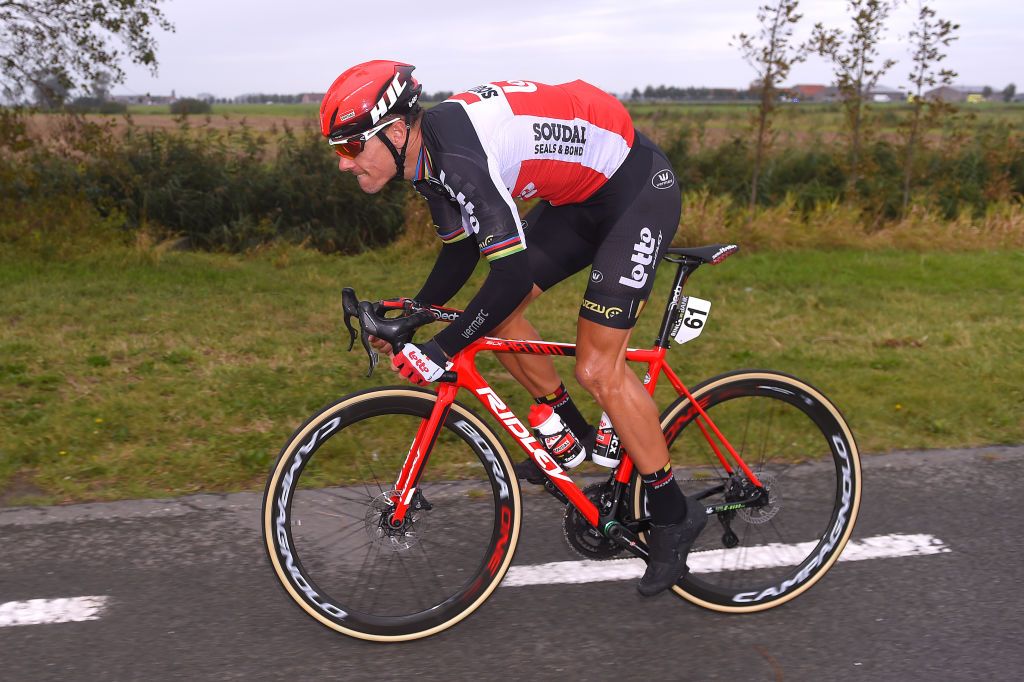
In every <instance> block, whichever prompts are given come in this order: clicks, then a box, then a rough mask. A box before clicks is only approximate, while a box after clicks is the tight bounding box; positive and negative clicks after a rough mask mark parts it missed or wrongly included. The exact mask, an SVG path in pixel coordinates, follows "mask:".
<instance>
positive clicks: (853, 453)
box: [633, 370, 862, 613]
mask: <svg viewBox="0 0 1024 682" xmlns="http://www.w3.org/2000/svg"><path fill="white" fill-rule="evenodd" d="M748 380H771V381H774V382H782V383H786V384H789V385H791V386H793V387H794V388H796V389H798V390H800V391H803V392H806V393H807V394H808V395H810V396H812V397H813V398H815V399H816V400H817V401H818V402H819V403H820V404H821V405H822V407H824V408H825V409H826V410H828V412H829V413H830V414H831V415H832V417H833V418H834V419H835V420H836V423H837V424H838V425H839V427H840V429H841V431H842V433H843V436H844V437H845V439H846V444H847V446H848V447H849V457H850V462H851V468H852V470H853V481H854V490H853V502H852V505H851V508H850V512H849V520H848V522H847V524H846V528H845V530H844V532H843V535H842V537H841V538H840V539H839V541H838V542H837V543H836V547H835V549H834V551H833V552H832V553H831V555H830V556H829V558H828V560H826V561H825V562H824V563H823V564H822V565H821V566H820V567H818V569H817V570H816V571H815V573H814V574H813V575H812V576H811V577H810V578H809V579H808V580H807V581H806V582H805V583H803V584H801V585H800V586H799V587H797V588H796V589H794V590H793V591H792V592H788V593H786V594H785V595H783V596H781V597H779V598H777V599H773V600H771V601H768V602H765V603H759V604H751V605H747V606H726V605H723V604H716V603H714V602H709V601H707V600H706V599H702V598H700V597H697V596H695V595H693V594H691V593H689V592H687V591H686V590H685V589H683V588H682V587H680V586H679V585H674V586H673V587H672V590H673V591H674V592H675V593H676V594H677V595H679V596H680V597H682V598H683V599H685V600H687V601H689V602H692V603H694V604H696V605H697V606H701V607H703V608H706V609H710V610H712V611H718V612H720V613H753V612H756V611H765V610H767V609H771V608H775V607H776V606H782V605H783V604H785V603H787V602H789V601H790V600H792V599H794V598H795V597H798V596H800V595H801V594H803V593H804V592H806V591H807V590H808V589H810V588H811V587H812V586H813V585H814V584H815V583H817V582H818V581H819V580H821V578H822V576H824V575H825V574H826V573H828V571H829V569H830V568H832V565H833V564H834V563H835V562H836V561H837V560H838V559H839V556H840V555H841V554H842V552H843V548H844V547H846V543H847V542H848V541H849V539H850V535H851V533H852V532H853V528H854V526H855V525H856V523H857V514H858V513H859V511H860V496H861V488H862V478H861V467H860V453H859V451H858V450H857V443H856V441H855V440H854V438H853V433H852V432H851V431H850V427H849V425H847V423H846V420H845V419H844V418H843V415H842V414H841V413H840V412H839V410H838V409H837V408H836V406H835V405H833V404H832V401H830V400H829V399H828V398H826V397H825V396H824V395H823V394H822V393H821V392H820V391H818V390H817V389H815V388H813V387H811V386H810V385H808V384H806V383H804V382H803V381H801V380H799V379H797V378H795V377H791V376H789V375H788V374H782V373H779V372H771V371H764V370H743V371H739V372H736V373H730V374H723V375H721V376H718V377H714V378H712V379H709V380H708V381H707V382H705V383H704V384H701V385H700V386H699V387H698V388H697V389H695V390H694V391H692V395H693V397H694V399H696V400H697V401H698V402H699V401H700V399H701V397H703V396H705V395H707V394H708V393H709V392H711V391H714V390H716V389H720V388H721V387H722V386H724V385H726V384H729V383H733V382H738V381H748ZM689 404H690V401H689V400H685V399H684V400H682V401H680V402H679V403H677V404H676V405H675V406H674V408H672V409H671V411H667V412H666V413H665V415H663V417H662V420H661V429H662V431H665V430H666V429H668V427H669V426H670V425H671V424H672V422H673V421H674V420H675V418H676V416H677V415H678V414H679V413H680V412H681V411H682V410H684V409H685V408H686V407H687V406H688V405H689ZM641 490H642V487H641V486H640V485H634V486H633V513H634V515H635V516H636V517H637V518H639V516H641V509H640V492H641Z"/></svg>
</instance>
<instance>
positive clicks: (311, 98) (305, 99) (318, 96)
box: [299, 92, 326, 104]
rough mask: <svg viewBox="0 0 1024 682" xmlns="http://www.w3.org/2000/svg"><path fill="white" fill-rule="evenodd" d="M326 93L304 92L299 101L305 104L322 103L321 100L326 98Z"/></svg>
mask: <svg viewBox="0 0 1024 682" xmlns="http://www.w3.org/2000/svg"><path fill="white" fill-rule="evenodd" d="M325 94H326V93H323V92H304V93H302V94H301V95H299V97H300V99H299V101H300V102H302V103H303V104H320V100H322V99H323V98H324V95H325Z"/></svg>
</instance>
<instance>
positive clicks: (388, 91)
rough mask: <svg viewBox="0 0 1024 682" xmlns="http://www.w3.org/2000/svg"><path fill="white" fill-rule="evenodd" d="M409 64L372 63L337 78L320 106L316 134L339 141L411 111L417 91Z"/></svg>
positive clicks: (377, 61)
mask: <svg viewBox="0 0 1024 682" xmlns="http://www.w3.org/2000/svg"><path fill="white" fill-rule="evenodd" d="M415 68H416V67H415V66H413V65H412V64H404V63H402V62H393V61H388V60H386V59H376V60H374V61H372V62H363V63H362V64H357V65H355V66H353V67H352V68H351V69H348V70H347V71H345V72H344V73H343V74H341V75H340V76H338V77H337V78H336V79H335V81H334V82H333V83H331V87H330V88H328V90H327V94H326V95H324V98H323V101H321V102H320V132H321V133H323V135H324V137H329V138H331V139H332V140H333V139H340V138H344V137H350V136H352V135H358V134H359V133H364V132H366V131H368V130H370V129H371V128H374V127H376V126H377V124H379V123H380V122H381V120H383V119H384V118H385V117H386V116H388V115H389V114H401V115H403V116H404V115H407V114H410V113H412V112H413V111H415V109H416V102H417V101H418V100H419V97H420V91H421V90H422V89H423V88H422V86H420V84H419V82H417V81H416V79H415V78H413V77H412V72H413V69H415Z"/></svg>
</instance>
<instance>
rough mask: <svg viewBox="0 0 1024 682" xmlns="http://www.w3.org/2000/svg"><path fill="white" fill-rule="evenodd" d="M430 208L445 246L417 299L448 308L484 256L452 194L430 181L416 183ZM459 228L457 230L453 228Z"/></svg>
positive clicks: (417, 188) (431, 215)
mask: <svg viewBox="0 0 1024 682" xmlns="http://www.w3.org/2000/svg"><path fill="white" fill-rule="evenodd" d="M414 186H415V187H416V191H418V192H419V193H420V194H422V195H423V197H424V198H425V199H426V200H427V205H428V206H429V207H430V217H431V219H432V220H433V222H434V229H435V230H436V231H437V236H438V238H439V239H440V240H441V243H442V246H441V251H440V253H438V254H437V260H436V261H434V267H433V269H432V270H431V271H430V274H429V275H428V276H427V281H426V282H424V283H423V286H422V287H421V288H420V291H419V293H418V294H416V296H414V297H413V298H415V299H416V300H417V301H420V302H421V303H429V304H431V305H444V304H445V303H447V302H448V301H450V300H451V298H452V296H454V295H455V294H457V293H458V292H459V289H461V288H462V287H463V285H465V283H466V282H467V281H468V280H469V277H470V275H472V274H473V270H474V268H476V264H477V261H478V260H479V259H480V253H479V251H477V248H476V242H475V241H474V240H473V239H471V238H470V235H469V233H468V232H466V230H465V229H464V226H463V225H462V214H461V212H460V211H459V208H458V205H457V204H455V203H454V202H453V201H452V200H451V198H450V197H449V196H448V193H447V192H445V191H444V190H443V189H441V188H438V187H436V186H432V185H431V184H430V183H428V182H426V181H420V182H417V183H414ZM452 226H457V227H452Z"/></svg>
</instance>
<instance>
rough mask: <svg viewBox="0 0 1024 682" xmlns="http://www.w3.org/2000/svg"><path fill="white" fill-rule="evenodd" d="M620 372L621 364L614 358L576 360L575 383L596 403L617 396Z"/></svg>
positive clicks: (596, 357)
mask: <svg viewBox="0 0 1024 682" xmlns="http://www.w3.org/2000/svg"><path fill="white" fill-rule="evenodd" d="M622 372H623V367H622V363H620V362H619V361H618V359H617V358H615V357H614V356H605V355H591V356H588V357H586V358H577V360H576V381H578V382H579V384H580V386H582V387H583V388H584V389H585V390H586V391H587V392H588V393H590V395H592V396H594V398H596V399H597V401H598V402H603V401H604V400H606V399H609V398H612V397H614V396H615V395H617V394H618V392H619V391H620V390H621V388H622V376H623V375H622Z"/></svg>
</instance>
